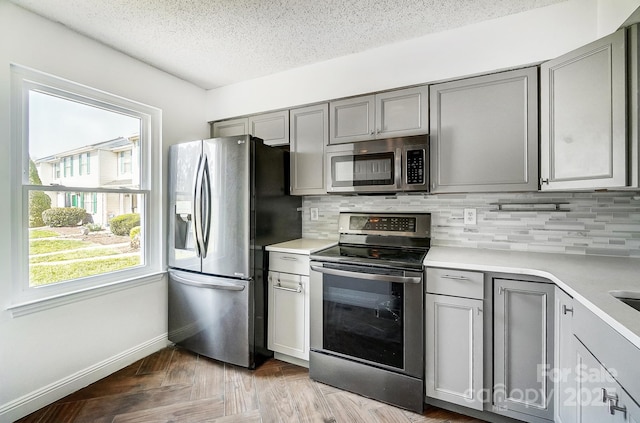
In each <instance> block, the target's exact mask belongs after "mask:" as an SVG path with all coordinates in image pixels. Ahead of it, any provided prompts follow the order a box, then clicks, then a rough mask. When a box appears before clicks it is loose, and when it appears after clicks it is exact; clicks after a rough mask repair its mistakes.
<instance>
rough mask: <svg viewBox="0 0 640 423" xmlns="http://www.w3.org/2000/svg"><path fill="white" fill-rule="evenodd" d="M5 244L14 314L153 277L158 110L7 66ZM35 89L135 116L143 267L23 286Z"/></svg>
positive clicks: (157, 272)
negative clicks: (31, 102) (31, 101)
mask: <svg viewBox="0 0 640 423" xmlns="http://www.w3.org/2000/svg"><path fill="white" fill-rule="evenodd" d="M11 79H12V80H11V111H12V115H11V116H12V120H11V158H12V162H11V163H12V170H11V186H12V187H13V190H12V198H11V203H10V205H11V223H12V225H11V226H12V229H11V244H12V254H13V257H12V263H13V266H12V268H11V269H12V274H11V280H12V281H13V287H12V297H11V302H10V304H9V306H8V307H7V310H10V311H11V312H12V315H13V316H14V317H17V316H20V315H24V314H30V313H33V312H37V311H39V310H44V309H48V308H51V307H56V306H58V305H62V304H67V303H69V302H74V301H81V300H83V299H86V298H90V297H94V296H97V295H104V294H106V293H108V292H113V291H114V290H120V289H128V288H131V287H133V286H138V285H140V284H145V283H150V282H154V281H159V280H160V279H161V278H162V274H163V273H164V268H165V266H164V264H165V263H164V254H163V251H164V247H165V240H164V236H163V234H164V231H163V227H162V160H161V151H162V144H161V120H162V111H161V110H160V109H157V108H155V107H151V106H148V105H145V104H142V103H138V102H135V101H132V100H128V99H126V98H123V97H120V96H116V95H112V94H109V93H106V92H104V91H100V90H96V89H93V88H91V87H87V86H84V85H80V84H76V83H74V82H71V81H68V80H65V79H61V78H58V77H55V76H52V75H48V74H44V73H41V72H39V71H36V70H33V69H29V68H26V67H22V66H19V65H15V64H12V65H11ZM33 88H38V89H42V90H43V91H44V92H48V93H57V94H59V95H64V96H65V97H68V98H70V99H74V100H76V101H81V102H84V103H86V104H89V105H93V106H98V107H99V106H104V107H106V108H107V109H110V110H117V111H119V112H121V113H124V114H128V115H131V116H134V117H138V118H140V119H141V130H140V138H141V139H144V138H147V139H148V140H149V142H147V143H144V145H142V146H141V151H140V156H141V163H140V172H141V183H143V184H145V185H144V186H141V187H140V190H144V191H146V192H147V195H146V201H145V203H146V204H144V205H141V206H142V207H143V208H144V212H145V213H146V223H145V227H146V228H145V229H146V230H145V231H144V235H143V236H144V240H143V243H144V244H143V245H145V253H144V258H143V260H144V262H145V265H143V266H138V267H134V268H131V269H126V270H120V271H117V272H110V273H106V274H102V275H96V276H92V277H87V278H82V279H78V280H75V281H70V282H63V283H56V284H51V285H46V286H40V287H29V273H28V272H29V269H28V242H29V241H28V233H27V232H28V216H27V215H26V211H27V210H28V198H27V197H28V196H27V195H26V194H25V193H26V192H27V191H28V190H27V189H25V187H26V186H28V169H29V167H28V157H29V153H28V145H27V142H26V137H27V134H28V92H29V90H30V89H33Z"/></svg>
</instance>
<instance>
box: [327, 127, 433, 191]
mask: <svg viewBox="0 0 640 423" xmlns="http://www.w3.org/2000/svg"><path fill="white" fill-rule="evenodd" d="M325 154H326V166H327V169H326V178H327V192H328V193H330V194H331V193H358V192H362V193H393V192H403V191H428V190H429V137H428V136H427V135H420V136H415V137H406V138H389V139H384V140H375V141H363V142H357V143H351V144H333V145H328V146H326V147H325Z"/></svg>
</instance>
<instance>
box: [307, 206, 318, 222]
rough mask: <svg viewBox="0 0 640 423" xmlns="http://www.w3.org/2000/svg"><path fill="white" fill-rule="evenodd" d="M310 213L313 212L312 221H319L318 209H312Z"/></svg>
mask: <svg viewBox="0 0 640 423" xmlns="http://www.w3.org/2000/svg"><path fill="white" fill-rule="evenodd" d="M309 211H310V212H311V220H318V208H317V207H311V208H310V209H309Z"/></svg>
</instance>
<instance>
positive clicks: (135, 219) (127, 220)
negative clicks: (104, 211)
mask: <svg viewBox="0 0 640 423" xmlns="http://www.w3.org/2000/svg"><path fill="white" fill-rule="evenodd" d="M109 225H111V233H112V234H114V235H120V236H127V235H129V232H131V228H133V227H134V226H140V215H139V214H137V213H128V214H121V215H120V216H116V217H114V218H113V219H111V220H110V221H109Z"/></svg>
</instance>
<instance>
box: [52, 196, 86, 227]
mask: <svg viewBox="0 0 640 423" xmlns="http://www.w3.org/2000/svg"><path fill="white" fill-rule="evenodd" d="M45 195H46V194H45ZM86 213H87V212H86V211H85V210H84V209H81V208H79V207H52V208H50V209H49V210H45V211H44V212H43V213H42V220H43V221H44V223H45V224H46V225H49V226H51V227H60V226H78V224H79V223H80V222H81V221H82V219H83V218H84V217H85V214H86Z"/></svg>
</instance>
